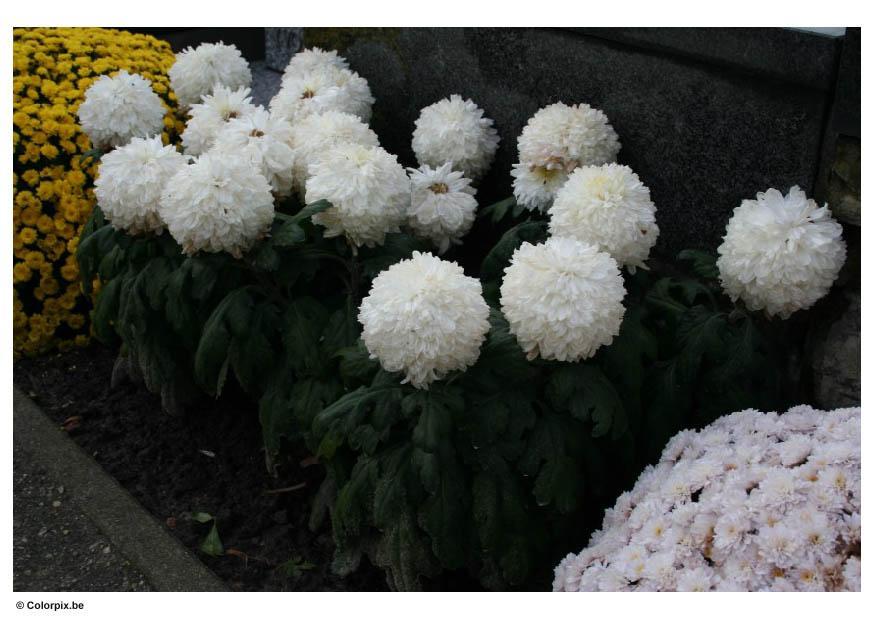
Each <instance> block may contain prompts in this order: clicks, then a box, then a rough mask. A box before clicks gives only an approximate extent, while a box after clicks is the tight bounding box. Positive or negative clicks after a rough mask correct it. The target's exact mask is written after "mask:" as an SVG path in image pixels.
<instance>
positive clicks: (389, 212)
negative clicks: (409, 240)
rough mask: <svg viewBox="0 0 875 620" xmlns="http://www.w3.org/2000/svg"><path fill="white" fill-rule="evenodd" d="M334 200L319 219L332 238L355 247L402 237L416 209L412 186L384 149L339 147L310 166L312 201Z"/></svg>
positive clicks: (309, 200) (309, 194)
mask: <svg viewBox="0 0 875 620" xmlns="http://www.w3.org/2000/svg"><path fill="white" fill-rule="evenodd" d="M323 199H324V200H328V201H329V202H330V203H331V205H332V206H331V208H330V209H327V210H325V211H322V212H321V213H317V214H316V215H314V216H313V218H312V219H313V223H314V224H319V225H321V226H324V227H325V229H326V230H325V236H326V237H337V236H339V235H345V236H346V237H347V239H349V240H350V242H352V243H353V244H354V245H356V246H361V245H367V246H369V247H373V246H375V245H382V244H383V241H384V240H385V237H386V233H390V232H398V231H399V230H400V226H401V224H402V223H404V221H405V219H406V217H407V210H408V208H409V206H410V181H409V180H408V178H407V174H406V173H405V172H404V168H402V167H401V164H399V163H398V158H397V157H395V156H394V155H390V154H389V153H387V152H386V151H385V150H383V149H382V148H380V147H379V146H372V147H367V146H363V145H361V144H349V143H344V144H339V145H337V146H335V147H333V148H331V149H329V150H328V151H327V152H326V153H325V155H324V156H323V157H321V158H320V159H319V160H318V161H317V162H316V163H314V164H313V165H312V166H311V167H310V180H309V181H307V193H306V202H307V203H312V202H316V201H317V200H323Z"/></svg>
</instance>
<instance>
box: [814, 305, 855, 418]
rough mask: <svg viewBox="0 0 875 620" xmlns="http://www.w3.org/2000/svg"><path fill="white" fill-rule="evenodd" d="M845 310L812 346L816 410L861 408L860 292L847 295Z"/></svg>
mask: <svg viewBox="0 0 875 620" xmlns="http://www.w3.org/2000/svg"><path fill="white" fill-rule="evenodd" d="M845 298H846V299H847V301H848V305H847V308H846V309H845V311H844V312H843V313H842V315H841V316H840V317H839V318H838V320H836V321H835V322H834V323H832V324H831V325H830V326H829V327H828V328H827V329H826V330H825V333H824V334H823V335H822V336H821V338H820V339H819V341H818V342H817V343H816V344H815V348H814V355H813V358H814V359H813V363H812V370H813V376H814V397H815V399H816V402H817V404H818V406H820V407H823V408H829V409H835V408H838V407H851V406H857V405H859V404H860V394H861V391H860V390H861V381H860V356H861V353H862V348H861V343H860V324H861V323H860V292H859V291H846V292H845Z"/></svg>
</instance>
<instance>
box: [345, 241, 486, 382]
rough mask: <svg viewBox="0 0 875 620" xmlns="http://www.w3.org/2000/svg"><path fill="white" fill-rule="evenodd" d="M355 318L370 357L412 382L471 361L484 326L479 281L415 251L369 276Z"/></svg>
mask: <svg viewBox="0 0 875 620" xmlns="http://www.w3.org/2000/svg"><path fill="white" fill-rule="evenodd" d="M358 318H359V321H360V322H361V324H362V326H363V327H364V329H363V331H362V339H363V340H364V342H365V345H366V346H367V348H368V351H370V352H371V357H372V358H376V359H378V360H380V364H381V365H382V366H383V368H385V369H386V370H387V371H389V372H404V373H405V378H404V383H407V382H409V383H410V384H411V385H413V386H414V387H416V388H427V387H428V384H429V383H431V382H432V381H435V380H439V379H441V378H443V377H444V376H446V374H447V373H449V372H452V371H455V370H464V369H465V368H467V367H469V366H471V365H472V364H474V362H476V361H477V358H478V357H479V355H480V345H481V344H482V343H483V341H484V339H485V338H486V333H487V332H488V331H489V306H488V305H487V303H486V301H485V300H484V299H483V292H482V286H481V284H480V281H479V280H477V279H476V278H470V277H468V276H466V275H465V273H464V271H462V268H461V267H459V266H458V265H457V264H456V263H451V262H448V261H445V260H441V259H440V258H437V257H435V256H432V255H431V254H427V253H425V254H423V253H420V252H414V253H413V257H412V258H409V259H406V260H402V261H400V262H398V263H395V264H394V265H392V266H391V267H389V268H388V269H386V270H385V271H383V272H381V273H380V274H379V275H378V276H377V277H376V278H374V281H373V284H372V285H371V291H370V293H369V294H368V296H367V297H365V298H364V300H362V305H361V308H360V309H359V317H358Z"/></svg>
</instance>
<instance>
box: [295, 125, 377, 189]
mask: <svg viewBox="0 0 875 620" xmlns="http://www.w3.org/2000/svg"><path fill="white" fill-rule="evenodd" d="M292 143H293V145H294V148H295V183H296V185H297V186H298V189H299V190H300V191H301V193H302V194H303V193H304V191H305V189H306V186H307V179H309V178H310V171H309V166H311V165H313V164H315V163H316V162H317V161H318V160H319V158H321V157H322V155H323V154H324V153H326V152H328V151H329V150H330V149H331V147H333V146H337V145H338V144H361V145H362V146H380V141H379V139H378V138H377V134H375V133H374V132H373V130H372V129H371V128H370V127H368V126H367V125H366V124H365V123H363V122H362V121H361V120H359V118H358V117H357V116H353V115H352V114H347V113H345V112H336V111H333V110H331V111H328V112H322V113H321V114H311V115H309V116H306V117H305V118H303V119H301V120H300V121H299V122H298V123H296V124H295V125H294V126H293V127H292Z"/></svg>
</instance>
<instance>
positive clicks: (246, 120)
mask: <svg viewBox="0 0 875 620" xmlns="http://www.w3.org/2000/svg"><path fill="white" fill-rule="evenodd" d="M291 144H292V126H291V125H290V124H289V123H288V122H287V121H285V120H282V119H278V118H274V117H273V116H272V115H271V114H270V113H269V112H268V111H267V110H265V109H264V108H262V107H259V108H258V109H256V110H255V111H254V112H252V113H251V114H247V115H245V116H241V117H240V118H235V119H231V120H230V121H228V122H227V123H225V126H224V127H223V128H222V130H221V131H220V132H219V133H218V134H217V135H216V141H215V144H214V145H213V150H215V151H220V152H224V153H228V154H231V155H232V156H234V155H240V156H243V157H246V158H248V159H249V161H250V162H251V163H252V165H253V166H255V167H256V168H257V169H259V170H261V174H263V175H264V177H265V178H266V179H267V180H268V182H269V183H270V186H271V188H273V191H274V192H276V193H277V195H279V196H287V195H289V194H290V193H291V191H292V184H293V181H294V165H295V152H294V151H293V150H292V146H291Z"/></svg>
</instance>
